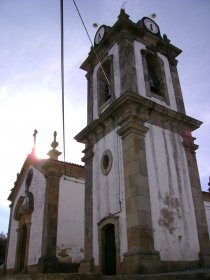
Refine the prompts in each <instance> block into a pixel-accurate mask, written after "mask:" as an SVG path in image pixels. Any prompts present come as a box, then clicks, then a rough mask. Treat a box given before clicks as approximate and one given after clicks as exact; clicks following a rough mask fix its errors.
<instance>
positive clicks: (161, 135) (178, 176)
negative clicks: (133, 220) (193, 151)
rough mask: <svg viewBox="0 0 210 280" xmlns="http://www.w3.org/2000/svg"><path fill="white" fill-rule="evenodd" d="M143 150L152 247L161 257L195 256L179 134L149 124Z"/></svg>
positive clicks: (196, 244) (190, 202)
mask: <svg viewBox="0 0 210 280" xmlns="http://www.w3.org/2000/svg"><path fill="white" fill-rule="evenodd" d="M146 154H147V167H148V177H149V191H150V200H151V211H152V223H153V230H154V243H155V249H156V250H158V251H159V252H160V257H161V259H162V260H165V261H166V260H167V261H185V260H186V261H191V260H198V253H199V242H198V233H197V227H196V220H195V214H194V206H193V200H192V194H191V186H190V180H189V174H188V169H187V161H186V157H185V152H184V148H183V146H182V138H181V137H180V136H179V135H178V134H175V133H173V132H171V131H168V130H164V129H162V128H160V127H157V126H154V125H149V131H148V133H147V135H146Z"/></svg>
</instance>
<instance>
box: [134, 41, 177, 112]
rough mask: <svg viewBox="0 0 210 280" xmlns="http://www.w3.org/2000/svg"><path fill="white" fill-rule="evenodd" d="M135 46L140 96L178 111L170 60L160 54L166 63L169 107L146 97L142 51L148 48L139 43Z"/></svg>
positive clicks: (162, 102)
mask: <svg viewBox="0 0 210 280" xmlns="http://www.w3.org/2000/svg"><path fill="white" fill-rule="evenodd" d="M133 44H134V45H133V46H134V55H135V64H136V76H137V90H138V94H139V95H142V96H144V97H146V98H148V99H151V100H153V101H155V102H156V103H158V104H160V105H163V106H165V107H167V108H171V109H172V110H174V111H177V104H176V99H175V93H174V88H173V84H172V78H171V72H170V68H169V62H168V59H167V58H166V57H165V56H164V55H162V54H160V53H158V56H159V57H160V58H161V59H162V61H163V63H164V71H165V79H166V85H167V90H168V95H169V102H170V105H167V104H166V103H165V102H164V101H162V100H160V99H157V98H155V97H153V96H152V97H149V96H147V95H146V87H145V81H144V70H143V63H142V55H141V50H144V49H146V47H145V45H144V44H142V43H140V42H137V41H134V43H133Z"/></svg>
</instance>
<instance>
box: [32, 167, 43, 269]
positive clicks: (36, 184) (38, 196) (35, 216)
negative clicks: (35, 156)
mask: <svg viewBox="0 0 210 280" xmlns="http://www.w3.org/2000/svg"><path fill="white" fill-rule="evenodd" d="M45 190H46V180H45V178H44V175H43V174H42V173H41V172H39V171H38V170H36V169H35V168H33V180H32V183H31V186H30V192H32V194H33V196H34V211H33V213H32V217H31V230H30V240H29V252H28V265H33V264H37V263H38V260H39V258H40V257H41V248H42V231H43V219H44V203H45Z"/></svg>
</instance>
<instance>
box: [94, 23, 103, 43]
mask: <svg viewBox="0 0 210 280" xmlns="http://www.w3.org/2000/svg"><path fill="white" fill-rule="evenodd" d="M105 31H106V29H105V26H104V25H102V26H101V27H99V29H98V31H97V32H96V35H95V38H94V43H95V45H98V44H100V42H101V41H102V39H103V38H104V35H105Z"/></svg>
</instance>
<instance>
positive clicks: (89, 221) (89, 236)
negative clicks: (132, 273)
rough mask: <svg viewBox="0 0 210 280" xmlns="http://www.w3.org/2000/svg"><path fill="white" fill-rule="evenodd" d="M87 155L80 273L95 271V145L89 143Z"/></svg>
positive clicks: (84, 159)
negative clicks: (93, 175)
mask: <svg viewBox="0 0 210 280" xmlns="http://www.w3.org/2000/svg"><path fill="white" fill-rule="evenodd" d="M83 152H84V153H85V156H84V157H83V159H82V161H83V162H84V163H85V248H84V249H85V256H84V260H83V261H82V262H81V264H80V269H79V272H80V273H90V272H94V260H93V183H92V180H93V179H92V174H93V172H92V170H93V155H94V153H93V145H91V144H88V145H87V146H86V149H85V150H84V151H83Z"/></svg>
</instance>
